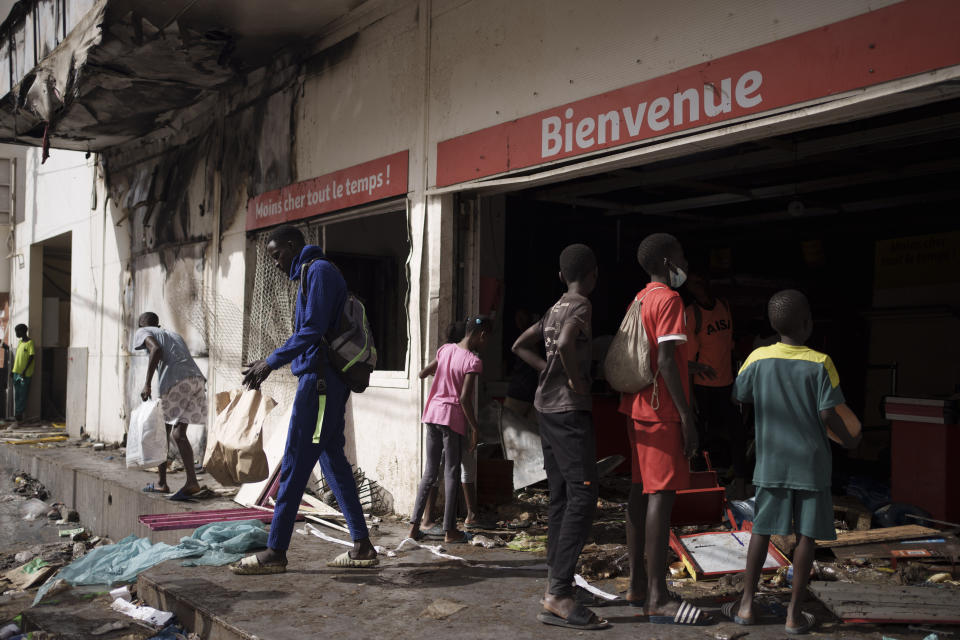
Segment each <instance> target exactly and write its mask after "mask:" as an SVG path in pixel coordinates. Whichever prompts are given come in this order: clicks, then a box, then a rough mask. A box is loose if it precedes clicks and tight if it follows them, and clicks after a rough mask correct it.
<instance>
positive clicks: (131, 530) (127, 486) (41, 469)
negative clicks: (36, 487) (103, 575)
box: [0, 442, 239, 544]
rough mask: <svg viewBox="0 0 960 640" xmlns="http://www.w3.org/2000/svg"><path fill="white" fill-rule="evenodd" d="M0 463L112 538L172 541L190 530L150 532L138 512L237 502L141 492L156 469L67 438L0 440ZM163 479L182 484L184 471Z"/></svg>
mask: <svg viewBox="0 0 960 640" xmlns="http://www.w3.org/2000/svg"><path fill="white" fill-rule="evenodd" d="M0 466H4V467H7V468H9V469H16V470H18V471H25V472H27V473H29V474H30V475H31V476H33V477H34V478H37V479H38V480H40V482H42V483H43V485H44V486H45V487H46V488H47V491H49V492H50V500H49V501H50V502H63V503H65V504H67V505H68V506H70V507H72V508H74V509H76V510H77V511H78V512H79V513H80V518H81V520H82V522H83V525H84V526H86V527H87V528H88V529H89V530H90V531H91V532H93V533H94V534H95V535H101V536H108V537H110V538H113V539H114V540H120V539H121V538H125V537H126V536H129V535H131V534H132V535H135V536H137V537H142V538H149V539H150V540H152V541H153V542H166V543H168V544H177V543H178V542H179V541H180V538H182V537H183V536H185V535H190V533H191V532H190V531H150V529H149V528H148V527H146V526H144V525H142V524H140V523H139V522H137V517H138V516H140V515H143V514H150V513H182V512H185V511H193V510H198V509H230V508H235V507H238V506H239V505H237V504H235V503H234V502H233V501H232V500H230V499H229V498H222V499H213V500H202V501H199V502H172V501H170V500H167V498H166V497H164V496H163V495H161V494H151V493H144V492H143V491H142V489H143V487H144V486H145V485H146V484H147V483H148V482H156V480H157V474H156V473H148V472H146V471H139V470H135V469H127V467H126V463H125V460H124V456H123V453H122V452H120V451H117V450H109V449H108V450H105V451H93V450H92V449H91V448H90V447H79V446H77V445H76V444H75V443H72V442H66V443H57V444H56V445H52V446H47V447H39V446H33V445H10V444H7V445H0ZM199 479H200V482H201V484H205V485H207V486H209V487H210V488H211V489H221V488H222V487H221V486H220V485H219V484H217V482H216V481H215V480H213V478H210V477H209V476H206V475H201V476H200V477H199ZM167 482H168V483H169V484H170V486H171V488H173V489H176V488H177V487H178V486H180V485H181V484H183V482H184V475H183V473H182V472H181V473H174V474H170V475H168V477H167Z"/></svg>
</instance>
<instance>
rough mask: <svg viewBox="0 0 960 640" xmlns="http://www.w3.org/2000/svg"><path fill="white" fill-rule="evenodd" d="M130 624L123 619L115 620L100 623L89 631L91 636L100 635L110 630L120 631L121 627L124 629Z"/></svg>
mask: <svg viewBox="0 0 960 640" xmlns="http://www.w3.org/2000/svg"><path fill="white" fill-rule="evenodd" d="M129 626H130V623H129V622H124V621H123V620H115V621H113V622H107V623H105V624H102V625H100V626H99V627H97V628H96V629H94V630H93V631H91V632H90V635H92V636H102V635H106V634H108V633H110V632H111V631H120V630H121V629H126V628H127V627H129Z"/></svg>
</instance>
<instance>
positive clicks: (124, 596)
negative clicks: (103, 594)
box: [110, 585, 133, 602]
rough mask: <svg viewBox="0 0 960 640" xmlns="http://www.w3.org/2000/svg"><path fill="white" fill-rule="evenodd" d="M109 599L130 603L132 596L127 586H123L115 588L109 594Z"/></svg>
mask: <svg viewBox="0 0 960 640" xmlns="http://www.w3.org/2000/svg"><path fill="white" fill-rule="evenodd" d="M110 598H111V599H113V600H116V599H117V598H119V599H120V600H126V601H127V602H130V601H131V600H132V599H133V596H132V595H131V594H130V587H129V586H128V585H123V586H122V587H117V588H116V589H113V590H112V591H111V592H110Z"/></svg>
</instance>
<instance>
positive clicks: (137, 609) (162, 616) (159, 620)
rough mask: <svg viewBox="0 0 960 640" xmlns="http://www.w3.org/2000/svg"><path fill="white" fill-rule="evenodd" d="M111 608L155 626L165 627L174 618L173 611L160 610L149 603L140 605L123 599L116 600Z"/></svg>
mask: <svg viewBox="0 0 960 640" xmlns="http://www.w3.org/2000/svg"><path fill="white" fill-rule="evenodd" d="M110 608H111V609H113V610H114V611H119V612H120V613H122V614H124V615H128V616H130V617H131V618H134V619H135V620H143V621H144V622H147V623H149V624H152V625H154V626H155V627H165V626H167V625H168V624H170V622H171V621H172V620H173V613H172V612H170V611H160V610H158V609H154V608H153V607H148V606H147V605H139V606H138V605H135V604H133V603H131V602H127V601H126V600H121V599H117V600H114V601H113V604H112V605H110Z"/></svg>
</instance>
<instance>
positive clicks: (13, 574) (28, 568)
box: [3, 557, 59, 591]
mask: <svg viewBox="0 0 960 640" xmlns="http://www.w3.org/2000/svg"><path fill="white" fill-rule="evenodd" d="M58 566H59V565H57V564H52V563H49V562H47V561H46V560H44V559H43V558H40V557H37V558H34V559H33V560H31V561H30V562H28V563H27V564H25V565H23V566H21V567H17V568H16V569H11V570H10V571H7V572H6V573H4V574H3V578H4V579H5V580H7V581H9V582H10V584H11V585H12V586H13V588H14V589H20V590H21V591H26V590H27V589H29V588H31V587H34V586H36V585H38V584H40V583H42V582H43V581H44V580H46V579H47V578H48V577H49V576H50V574H52V573H53V572H54V571H56V570H57V567H58Z"/></svg>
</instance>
